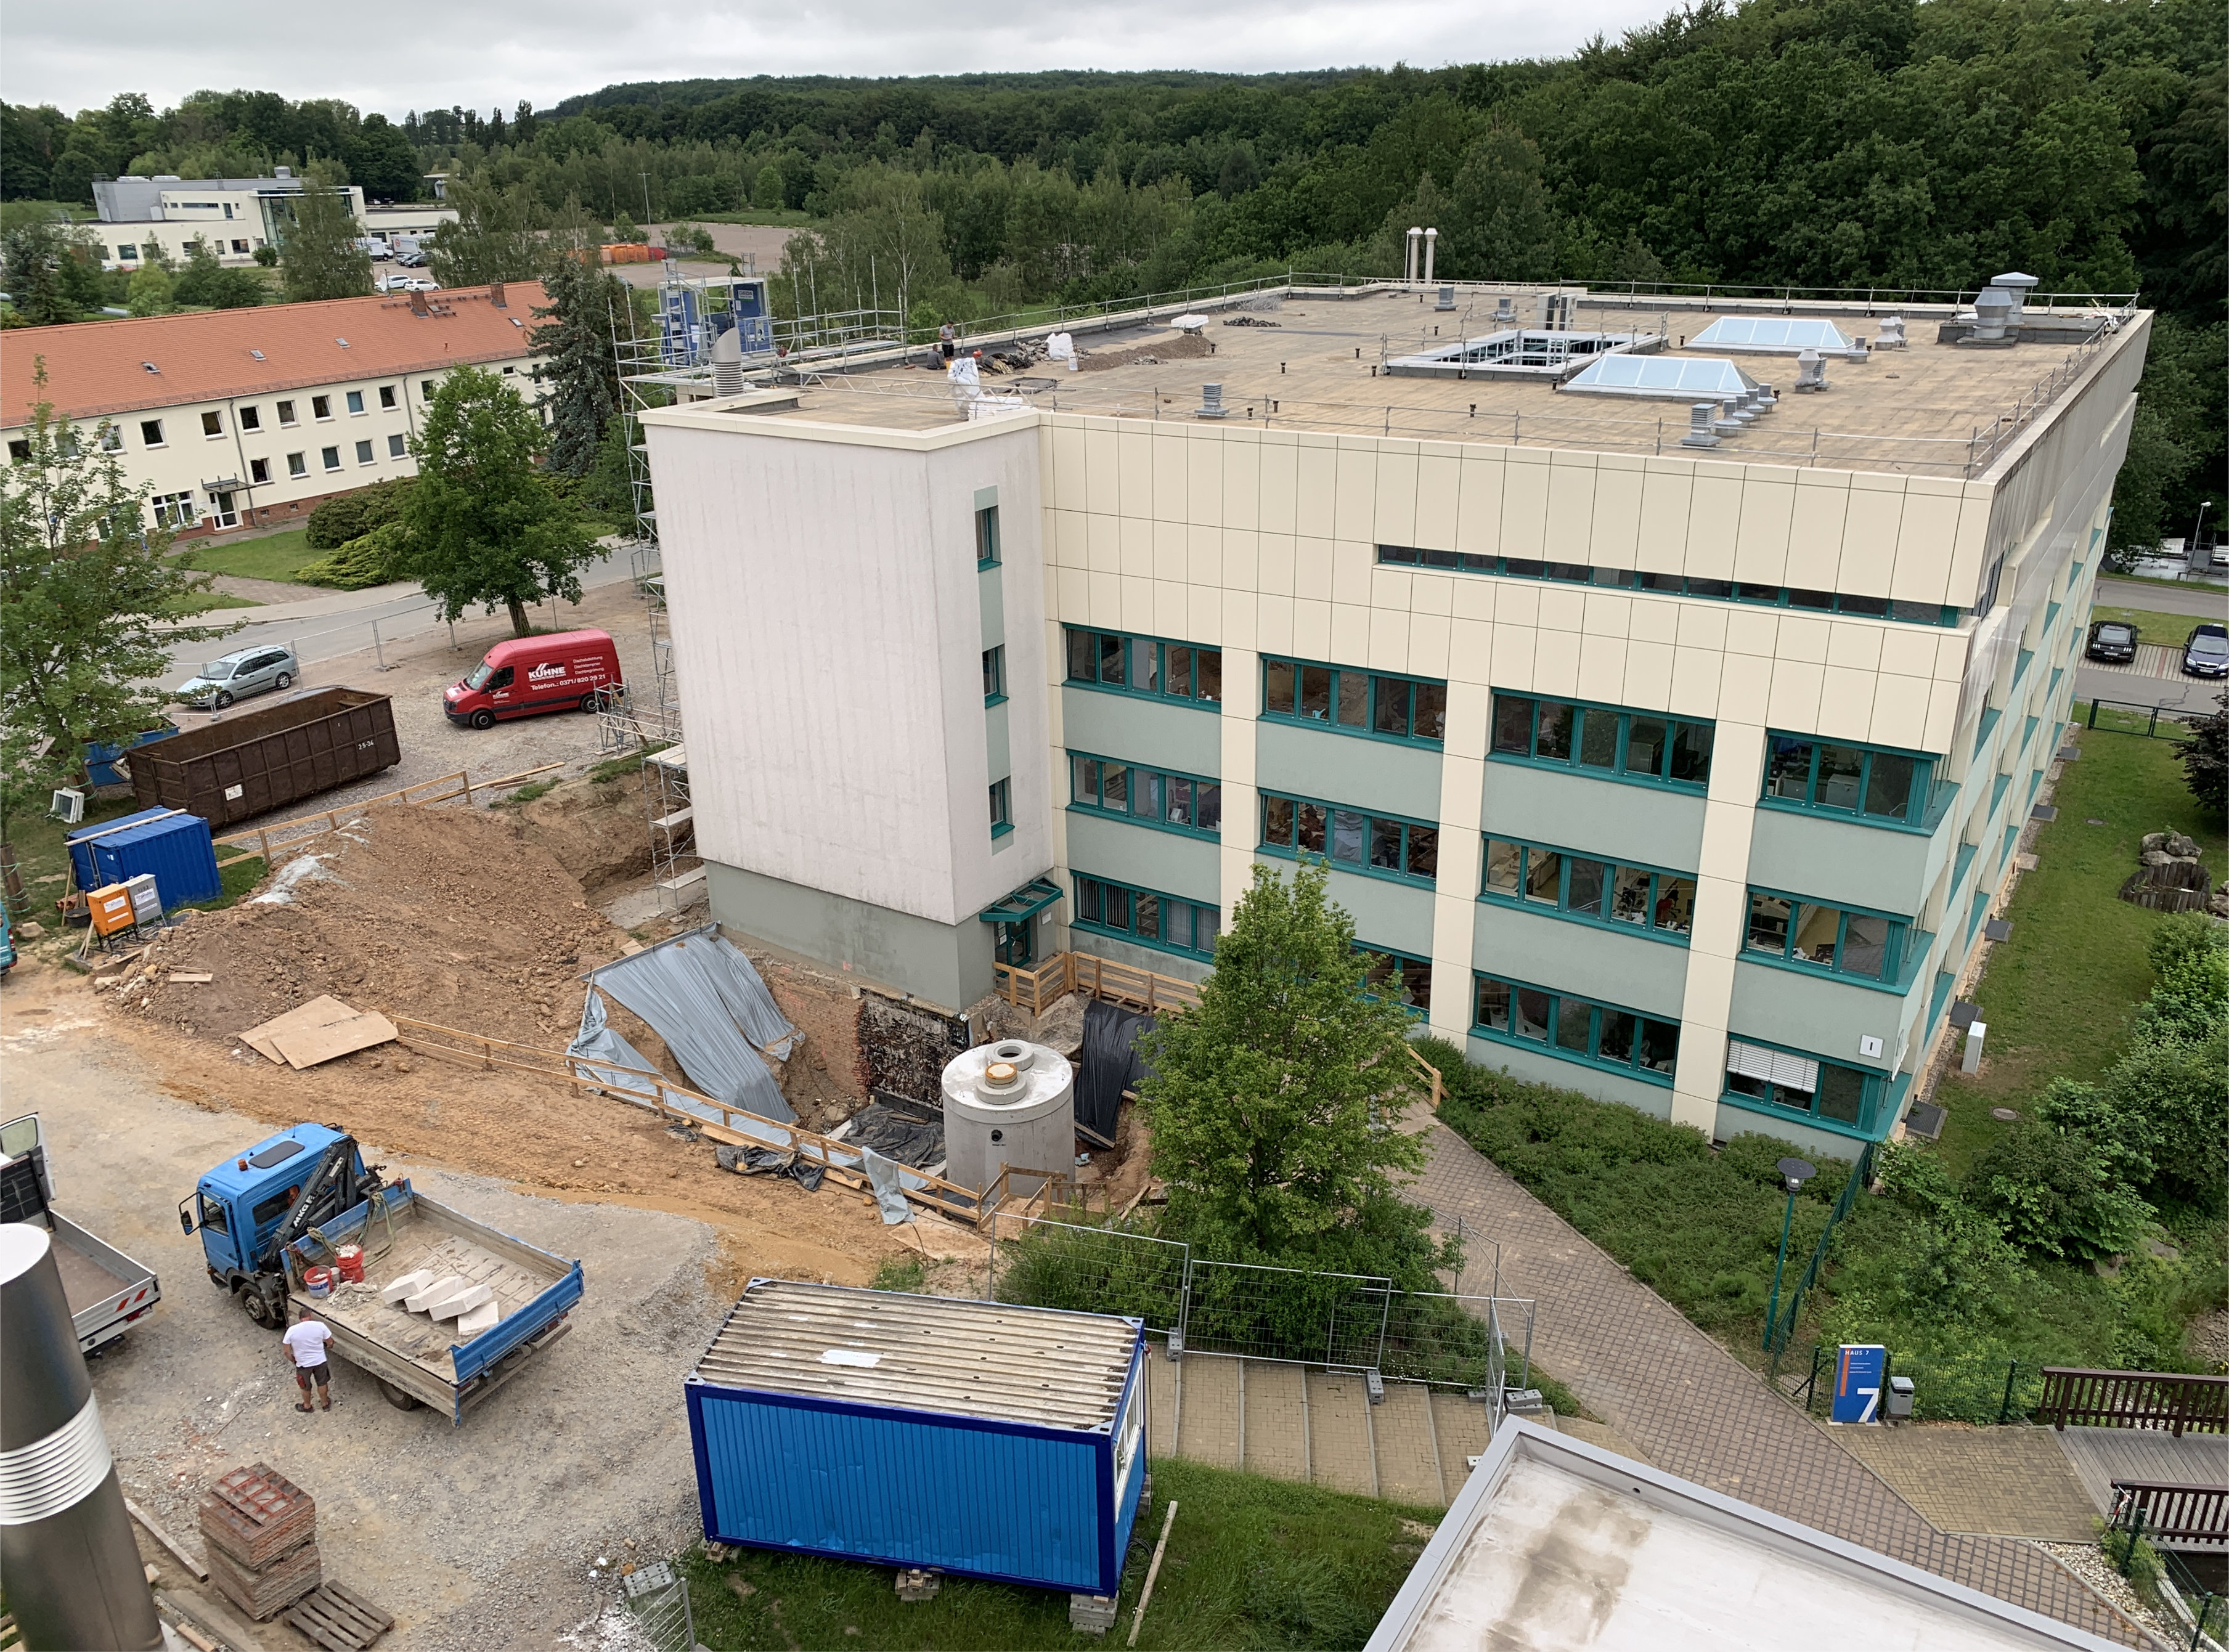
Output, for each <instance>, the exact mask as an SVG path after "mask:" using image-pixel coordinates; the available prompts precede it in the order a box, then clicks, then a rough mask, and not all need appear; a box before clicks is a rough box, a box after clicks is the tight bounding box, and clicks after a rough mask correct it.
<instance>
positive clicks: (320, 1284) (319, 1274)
mask: <svg viewBox="0 0 2229 1652" xmlns="http://www.w3.org/2000/svg"><path fill="white" fill-rule="evenodd" d="M302 1289H304V1290H305V1291H307V1292H309V1294H310V1295H312V1296H330V1295H332V1294H333V1272H332V1270H331V1269H330V1268H305V1269H303V1270H302Z"/></svg>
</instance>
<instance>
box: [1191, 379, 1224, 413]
mask: <svg viewBox="0 0 2229 1652" xmlns="http://www.w3.org/2000/svg"><path fill="white" fill-rule="evenodd" d="M1229 416H1230V408H1226V407H1224V405H1223V387H1222V386H1221V385H1220V384H1203V385H1201V386H1200V387H1199V405H1198V407H1196V408H1193V409H1192V417H1193V418H1195V419H1222V418H1227V417H1229Z"/></svg>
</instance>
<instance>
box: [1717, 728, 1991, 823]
mask: <svg viewBox="0 0 2229 1652" xmlns="http://www.w3.org/2000/svg"><path fill="white" fill-rule="evenodd" d="M1935 765H1936V759H1935V758H1934V757H1933V756H1931V755H1929V754H1928V753H1926V752H1921V751H1901V750H1898V749H1894V748H1892V747H1888V746H1867V745H1861V744H1860V743H1859V742H1856V741H1851V740H1829V739H1828V738H1826V737H1825V736H1822V735H1814V734H1786V733H1783V732H1782V731H1781V730H1776V729H1775V730H1767V731H1766V734H1765V740H1764V783H1763V790H1762V792H1761V794H1760V796H1759V799H1758V800H1759V801H1760V802H1762V803H1763V804H1766V805H1769V806H1770V807H1774V808H1781V809H1805V810H1808V811H1810V812H1812V813H1818V814H1831V815H1834V816H1838V817H1839V818H1840V819H1843V820H1855V821H1857V822H1859V823H1860V825H1863V826H1901V827H1905V828H1906V829H1909V830H1913V831H1925V830H1927V829H1928V826H1929V824H1930V822H1931V821H1932V820H1937V819H1940V818H1941V817H1940V810H1941V809H1942V808H1943V807H1945V806H1947V805H1948V803H1949V801H1950V798H1951V796H1952V795H1953V794H1955V793H1956V791H1957V789H1958V788H1957V787H1956V785H1955V784H1953V783H1952V782H1950V781H1943V782H1942V783H1940V784H1939V785H1938V784H1937V782H1936V780H1935Z"/></svg>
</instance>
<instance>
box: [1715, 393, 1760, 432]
mask: <svg viewBox="0 0 2229 1652" xmlns="http://www.w3.org/2000/svg"><path fill="white" fill-rule="evenodd" d="M1751 417H1752V415H1750V414H1746V413H1744V412H1743V411H1742V399H1741V397H1739V396H1738V395H1727V396H1721V397H1719V398H1718V417H1717V418H1715V419H1713V420H1712V421H1711V428H1712V429H1713V430H1715V431H1717V432H1718V434H1720V435H1721V436H1738V435H1739V434H1741V433H1742V432H1743V431H1744V429H1746V428H1747V427H1748V425H1749V421H1750V418H1751Z"/></svg>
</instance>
